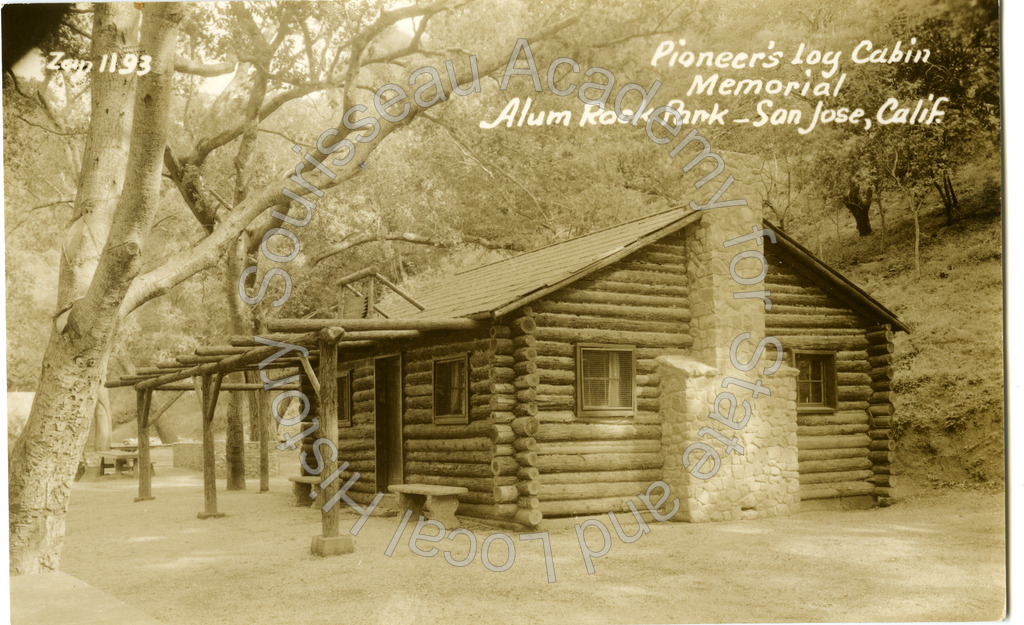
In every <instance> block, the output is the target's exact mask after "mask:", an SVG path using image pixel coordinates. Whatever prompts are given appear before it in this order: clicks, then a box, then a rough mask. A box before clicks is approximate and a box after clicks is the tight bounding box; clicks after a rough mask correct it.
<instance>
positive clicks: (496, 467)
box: [488, 456, 519, 475]
mask: <svg viewBox="0 0 1024 625" xmlns="http://www.w3.org/2000/svg"><path fill="white" fill-rule="evenodd" d="M488 469H489V470H490V474H491V475H515V474H516V472H517V471H518V470H519V463H518V462H516V459H515V458H514V457H512V456H495V457H494V458H493V459H492V460H491V464H490V466H489V467H488Z"/></svg>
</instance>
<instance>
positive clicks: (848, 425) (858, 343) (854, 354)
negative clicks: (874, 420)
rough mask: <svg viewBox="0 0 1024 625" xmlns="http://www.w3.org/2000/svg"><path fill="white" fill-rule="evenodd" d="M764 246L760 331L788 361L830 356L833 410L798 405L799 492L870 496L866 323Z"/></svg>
mask: <svg viewBox="0 0 1024 625" xmlns="http://www.w3.org/2000/svg"><path fill="white" fill-rule="evenodd" d="M765 246H766V251H767V257H768V259H769V271H768V275H767V277H766V278H765V288H766V289H768V290H769V291H770V292H771V296H770V297H771V301H772V309H771V310H770V311H768V312H767V314H766V318H765V331H766V333H767V334H768V335H769V336H776V337H778V338H779V340H781V341H782V345H783V349H784V351H785V352H786V358H787V362H789V363H792V360H791V357H790V355H791V352H792V350H822V351H828V352H832V353H834V354H835V359H836V409H835V410H834V411H828V412H826V411H821V412H817V413H809V412H803V411H799V409H798V414H797V445H798V448H799V470H800V498H801V500H805V501H806V500H812V499H826V498H833V497H845V496H854V495H871V494H874V492H875V484H874V483H873V482H872V481H871V479H872V478H873V476H874V475H875V473H874V470H873V466H874V465H873V459H872V458H873V456H872V453H873V450H874V447H875V446H876V444H875V443H873V441H874V440H875V439H874V438H873V437H874V436H876V435H877V433H875V432H874V429H873V426H872V424H871V416H870V414H869V412H868V410H869V407H870V406H871V403H870V402H871V401H872V397H873V396H874V392H875V391H874V390H873V386H875V385H874V378H873V374H872V369H871V365H870V364H869V353H870V349H871V347H870V346H871V343H870V342H869V340H868V334H867V327H868V325H869V322H868V321H867V320H866V319H864V318H863V317H861V316H860V315H858V314H856V313H854V312H853V311H852V310H851V309H850V307H849V306H848V305H847V304H845V303H844V302H842V301H841V300H839V299H838V298H837V297H835V296H833V295H831V294H829V293H827V292H825V291H824V290H823V289H822V288H821V287H820V286H818V283H820V280H817V279H816V278H814V277H812V276H810V275H805V274H803V273H802V272H799V271H798V270H796V269H794V267H795V265H796V262H797V261H795V260H794V259H791V258H790V257H788V256H786V255H784V254H779V253H777V252H776V253H773V252H774V250H773V249H772V246H771V245H770V244H768V243H766V244H765ZM886 397H887V395H886ZM885 434H886V436H887V435H888V429H887V428H886V430H885Z"/></svg>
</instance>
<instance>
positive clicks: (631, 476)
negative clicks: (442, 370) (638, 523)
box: [541, 468, 663, 488]
mask: <svg viewBox="0 0 1024 625" xmlns="http://www.w3.org/2000/svg"><path fill="white" fill-rule="evenodd" d="M662 477H663V475H662V470H661V469H660V468H658V469H631V470H624V471H586V472H582V473H580V472H567V473H546V474H544V477H543V481H542V485H541V487H542V488H546V487H547V486H548V485H550V484H596V483H609V482H646V483H647V484H648V485H650V483H651V482H654V481H656V480H660V479H662Z"/></svg>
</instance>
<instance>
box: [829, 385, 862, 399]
mask: <svg viewBox="0 0 1024 625" xmlns="http://www.w3.org/2000/svg"><path fill="white" fill-rule="evenodd" d="M836 396H837V398H838V399H839V401H868V399H870V397H871V387H870V386H840V387H839V388H838V390H837V393H836Z"/></svg>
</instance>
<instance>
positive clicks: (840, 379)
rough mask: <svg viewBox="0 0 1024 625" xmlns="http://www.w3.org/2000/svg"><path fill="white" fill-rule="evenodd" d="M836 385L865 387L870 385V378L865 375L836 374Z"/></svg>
mask: <svg viewBox="0 0 1024 625" xmlns="http://www.w3.org/2000/svg"><path fill="white" fill-rule="evenodd" d="M836 384H837V385H839V386H867V385H869V384H871V376H870V375H869V374H867V373H842V372H838V373H836Z"/></svg>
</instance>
